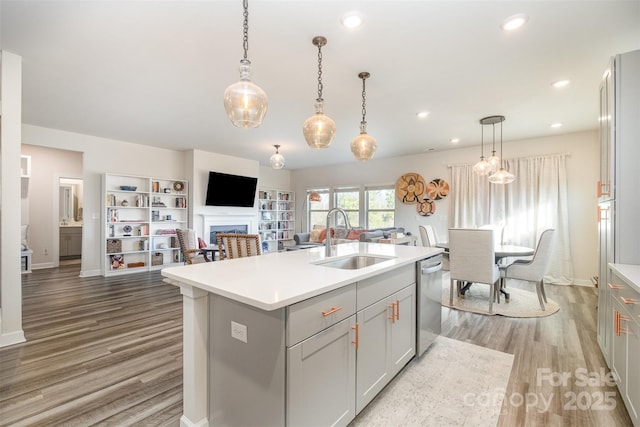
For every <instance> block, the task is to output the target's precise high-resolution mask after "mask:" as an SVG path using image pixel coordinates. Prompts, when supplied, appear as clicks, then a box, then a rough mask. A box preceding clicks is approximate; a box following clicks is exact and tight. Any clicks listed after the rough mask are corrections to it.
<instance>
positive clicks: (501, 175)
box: [480, 116, 516, 184]
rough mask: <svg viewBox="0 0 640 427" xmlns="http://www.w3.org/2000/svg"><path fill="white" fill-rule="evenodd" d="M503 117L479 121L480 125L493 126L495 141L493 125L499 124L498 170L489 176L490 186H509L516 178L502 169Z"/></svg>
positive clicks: (494, 133)
mask: <svg viewBox="0 0 640 427" xmlns="http://www.w3.org/2000/svg"><path fill="white" fill-rule="evenodd" d="M504 120H505V117H504V116H489V117H485V118H483V119H481V120H480V123H482V125H483V126H484V125H489V124H490V125H492V126H493V139H494V140H495V135H496V131H495V125H496V123H500V169H498V171H497V172H495V173H494V174H492V175H489V182H490V183H492V184H509V183H510V182H513V181H514V180H515V179H516V177H515V175H514V174H512V173H510V172H508V171H506V170H505V169H504V157H503V156H502V122H504Z"/></svg>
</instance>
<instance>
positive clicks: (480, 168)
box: [473, 119, 491, 176]
mask: <svg viewBox="0 0 640 427" xmlns="http://www.w3.org/2000/svg"><path fill="white" fill-rule="evenodd" d="M482 120H484V119H481V120H480V123H481V124H483V123H482ZM480 130H481V134H480V135H481V136H480V160H479V161H478V163H476V164H475V165H473V172H475V173H477V174H478V175H481V176H484V175H487V174H488V173H489V172H491V165H489V162H487V161H486V160H485V158H484V126H480Z"/></svg>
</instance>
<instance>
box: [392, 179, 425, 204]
mask: <svg viewBox="0 0 640 427" xmlns="http://www.w3.org/2000/svg"><path fill="white" fill-rule="evenodd" d="M425 189H426V185H425V182H424V178H423V177H422V176H420V174H419V173H414V172H410V173H405V174H404V175H402V176H401V177H400V178H398V181H397V182H396V196H398V199H399V200H400V201H401V202H402V203H405V204H407V205H411V204H414V203H418V201H419V200H420V199H422V198H423V197H424V191H425Z"/></svg>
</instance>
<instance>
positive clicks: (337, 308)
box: [322, 307, 342, 317]
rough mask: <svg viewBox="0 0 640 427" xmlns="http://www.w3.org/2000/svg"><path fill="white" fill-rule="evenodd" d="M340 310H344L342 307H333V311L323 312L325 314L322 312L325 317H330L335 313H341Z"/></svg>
mask: <svg viewBox="0 0 640 427" xmlns="http://www.w3.org/2000/svg"><path fill="white" fill-rule="evenodd" d="M340 310H342V307H331V310H329V311H323V312H322V315H323V316H324V317H327V316H329V315H331V314H333V313H335V312H337V311H340Z"/></svg>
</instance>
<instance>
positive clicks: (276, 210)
mask: <svg viewBox="0 0 640 427" xmlns="http://www.w3.org/2000/svg"><path fill="white" fill-rule="evenodd" d="M258 206H259V217H258V233H259V234H260V240H261V241H263V242H267V244H268V245H269V246H268V248H269V249H268V250H269V251H276V250H282V249H283V248H284V246H286V245H287V244H290V243H291V241H292V240H293V234H294V227H295V193H294V192H292V191H282V190H271V189H260V190H259V192H258Z"/></svg>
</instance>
